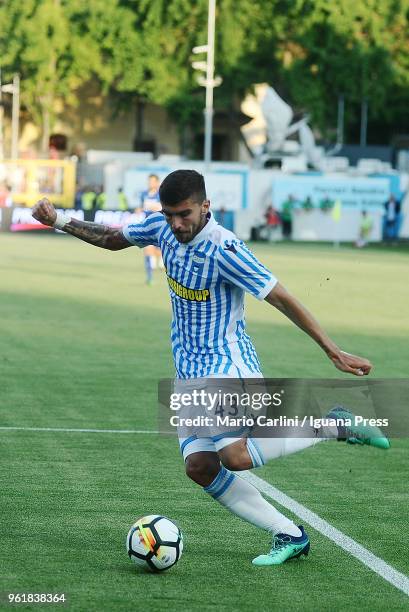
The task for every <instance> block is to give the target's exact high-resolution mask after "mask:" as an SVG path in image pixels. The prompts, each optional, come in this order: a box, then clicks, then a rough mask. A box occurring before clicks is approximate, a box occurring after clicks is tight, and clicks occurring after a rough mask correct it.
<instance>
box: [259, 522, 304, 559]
mask: <svg viewBox="0 0 409 612" xmlns="http://www.w3.org/2000/svg"><path fill="white" fill-rule="evenodd" d="M299 529H300V530H301V535H300V536H299V537H298V538H296V537H294V536H291V535H289V534H288V533H277V534H276V535H275V536H273V545H272V547H271V550H270V552H269V553H268V555H259V556H258V557H256V558H255V559H253V561H252V563H253V565H257V566H258V567H265V566H267V565H281V563H284V562H285V561H288V560H289V559H297V558H298V557H301V555H305V556H307V555H308V552H309V550H310V541H309V539H308V536H307V534H306V533H305V531H304V527H302V525H300V526H299Z"/></svg>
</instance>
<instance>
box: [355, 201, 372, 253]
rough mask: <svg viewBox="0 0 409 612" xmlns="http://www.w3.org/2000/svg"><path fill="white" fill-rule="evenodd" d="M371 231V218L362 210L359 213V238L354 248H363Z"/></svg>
mask: <svg viewBox="0 0 409 612" xmlns="http://www.w3.org/2000/svg"><path fill="white" fill-rule="evenodd" d="M372 229H373V221H372V219H371V217H370V216H369V215H368V213H367V212H366V210H363V211H362V213H361V219H360V223H359V237H358V240H357V241H356V243H355V246H357V247H358V248H362V247H364V246H365V245H366V244H368V240H369V237H370V235H371V233H372Z"/></svg>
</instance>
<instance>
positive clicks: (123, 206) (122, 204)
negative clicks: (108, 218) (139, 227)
mask: <svg viewBox="0 0 409 612" xmlns="http://www.w3.org/2000/svg"><path fill="white" fill-rule="evenodd" d="M128 209H129V206H128V198H127V197H126V195H125V194H124V190H123V189H122V187H120V188H119V189H118V210H121V211H122V212H127V211H128Z"/></svg>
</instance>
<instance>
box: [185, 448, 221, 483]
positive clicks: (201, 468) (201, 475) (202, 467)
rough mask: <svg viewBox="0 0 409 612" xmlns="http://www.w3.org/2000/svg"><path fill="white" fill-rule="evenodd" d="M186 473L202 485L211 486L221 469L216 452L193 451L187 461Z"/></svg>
mask: <svg viewBox="0 0 409 612" xmlns="http://www.w3.org/2000/svg"><path fill="white" fill-rule="evenodd" d="M185 470H186V475H187V476H188V477H189V478H190V479H191V480H193V481H194V482H196V483H197V484H199V485H200V486H202V487H207V486H209V485H210V484H211V483H212V482H213V480H214V479H215V478H216V476H217V474H218V473H219V471H220V460H219V457H218V456H217V454H216V453H193V454H192V455H189V456H188V457H187V459H186V462H185Z"/></svg>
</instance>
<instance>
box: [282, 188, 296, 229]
mask: <svg viewBox="0 0 409 612" xmlns="http://www.w3.org/2000/svg"><path fill="white" fill-rule="evenodd" d="M294 208H295V198H294V196H292V195H289V196H288V198H287V199H286V200H285V201H284V202H283V204H282V206H281V215H280V216H281V222H282V225H283V237H284V238H285V239H286V240H291V237H292V233H293V210H294Z"/></svg>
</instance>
